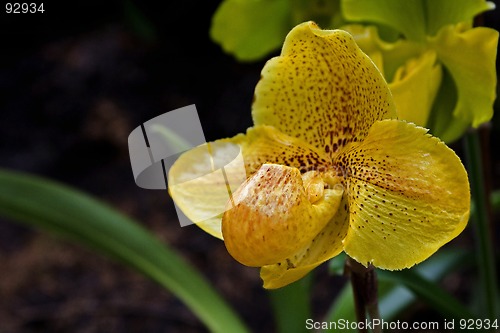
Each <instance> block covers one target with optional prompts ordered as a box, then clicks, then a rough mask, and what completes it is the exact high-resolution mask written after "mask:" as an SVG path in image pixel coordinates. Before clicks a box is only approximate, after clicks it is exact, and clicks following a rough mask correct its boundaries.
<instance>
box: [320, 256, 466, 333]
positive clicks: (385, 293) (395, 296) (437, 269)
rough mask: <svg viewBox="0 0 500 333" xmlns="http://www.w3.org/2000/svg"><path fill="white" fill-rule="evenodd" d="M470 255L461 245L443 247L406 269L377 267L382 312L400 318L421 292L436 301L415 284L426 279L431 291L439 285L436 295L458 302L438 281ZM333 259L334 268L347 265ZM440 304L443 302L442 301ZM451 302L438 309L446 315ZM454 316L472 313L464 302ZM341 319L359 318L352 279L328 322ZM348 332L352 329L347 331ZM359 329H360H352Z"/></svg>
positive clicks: (392, 317) (424, 298) (326, 318)
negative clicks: (393, 270)
mask: <svg viewBox="0 0 500 333" xmlns="http://www.w3.org/2000/svg"><path fill="white" fill-rule="evenodd" d="M468 257H469V255H468V254H466V253H465V252H464V251H459V250H457V249H453V250H441V251H439V252H438V253H437V254H435V255H434V256H432V257H431V258H429V259H428V260H426V261H424V262H423V263H421V264H420V265H418V266H417V267H415V268H413V269H409V270H404V271H396V272H391V271H381V270H377V275H378V281H379V286H378V288H379V291H378V292H379V307H380V314H381V317H382V318H383V319H384V320H387V321H391V320H394V319H395V318H396V316H397V315H398V314H399V313H400V312H401V311H403V310H404V309H405V308H407V307H408V306H409V305H411V304H412V303H413V302H415V301H416V300H417V296H418V297H419V298H420V299H423V300H425V301H427V302H430V304H431V305H435V301H436V300H435V299H432V300H430V301H429V296H428V295H427V294H428V293H427V292H424V293H423V292H422V290H419V289H418V288H414V287H413V285H414V284H415V283H416V284H418V283H420V282H422V281H424V284H423V285H422V286H424V287H423V288H424V289H425V288H426V287H429V286H430V289H429V293H432V292H435V290H436V289H439V291H438V292H437V294H436V297H441V296H443V295H442V294H443V293H444V294H445V296H444V297H445V299H446V300H447V301H449V300H450V298H451V299H452V301H451V302H452V304H455V303H457V301H456V300H455V299H454V298H452V297H451V296H450V295H449V294H447V293H445V292H444V291H443V290H442V289H441V288H440V287H438V286H437V285H436V284H435V282H437V281H439V280H440V279H441V278H442V277H443V276H444V275H445V274H447V273H448V272H450V271H451V270H452V269H454V268H455V267H456V266H457V265H458V264H459V263H460V264H463V263H464V262H468V259H467V258H468ZM335 259H336V258H334V259H332V260H331V261H330V263H329V265H330V268H329V269H330V271H332V270H333V271H334V272H337V271H338V270H339V269H340V267H341V266H343V260H345V258H343V260H335ZM403 272H406V275H404V276H401V273H403ZM439 306H440V305H439ZM447 307H448V306H446V307H444V308H443V309H441V308H439V309H436V310H437V311H438V312H440V313H442V314H443V315H445V316H446V315H447V314H449V313H450V311H448V309H447ZM451 312H453V315H454V316H453V315H452V317H454V318H457V317H456V316H460V315H467V316H470V315H471V314H470V313H469V311H468V310H467V309H465V308H464V307H463V306H462V305H461V304H460V305H458V306H457V308H456V309H455V310H453V311H451ZM467 316H466V317H461V318H472V317H467ZM459 318H460V317H459ZM339 319H343V320H349V321H355V320H356V314H355V312H354V298H353V294H352V287H351V284H350V283H349V282H348V283H346V285H345V286H344V287H343V289H342V291H341V292H340V294H339V295H338V297H337V298H336V299H335V301H334V302H333V304H332V306H331V308H330V310H329V311H328V313H327V315H326V317H325V319H324V321H327V322H330V321H332V322H338V320H339ZM334 331H335V330H333V329H332V330H326V331H325V332H334ZM346 332H348V331H346ZM352 332H356V331H352Z"/></svg>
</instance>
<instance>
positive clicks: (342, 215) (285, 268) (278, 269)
mask: <svg viewBox="0 0 500 333" xmlns="http://www.w3.org/2000/svg"><path fill="white" fill-rule="evenodd" d="M328 191H332V195H333V196H337V197H339V198H340V197H342V199H341V201H340V204H339V208H338V209H337V213H336V214H335V216H334V217H333V218H332V219H331V220H330V221H329V222H328V224H327V225H326V226H325V228H323V229H322V230H321V232H320V233H319V234H318V235H317V236H316V237H315V238H314V239H313V240H312V241H311V242H310V243H309V244H307V245H306V246H304V247H303V248H302V249H301V250H300V251H297V252H296V253H295V254H294V255H293V256H290V257H289V258H287V259H285V260H283V261H281V262H279V263H277V264H274V265H268V266H264V267H262V268H261V270H260V277H261V278H262V280H263V281H264V288H266V289H276V288H281V287H283V286H286V285H288V284H290V283H292V282H295V281H297V280H299V279H300V278H302V277H303V276H304V275H306V274H307V273H309V272H310V271H311V270H313V269H314V268H315V267H317V266H318V265H320V264H321V263H323V262H325V261H327V260H329V259H331V258H333V257H335V256H336V255H338V254H339V253H340V252H342V250H343V244H342V240H343V239H344V237H345V236H346V234H347V229H348V225H349V214H348V206H347V196H345V195H343V193H344V191H343V190H342V188H336V189H331V190H328Z"/></svg>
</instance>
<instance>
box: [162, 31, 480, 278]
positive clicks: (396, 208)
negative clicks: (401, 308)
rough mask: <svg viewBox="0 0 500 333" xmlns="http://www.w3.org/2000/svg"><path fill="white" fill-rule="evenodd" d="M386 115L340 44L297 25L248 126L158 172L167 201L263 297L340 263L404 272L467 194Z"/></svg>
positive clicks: (369, 75)
mask: <svg viewBox="0 0 500 333" xmlns="http://www.w3.org/2000/svg"><path fill="white" fill-rule="evenodd" d="M395 114H396V112H395V108H394V103H393V101H392V96H391V93H390V91H389V89H388V87H387V83H386V82H385V80H384V78H383V77H382V75H381V74H380V72H379V71H378V69H377V68H376V66H375V65H374V64H373V62H372V61H371V60H370V59H369V58H368V57H367V56H366V55H365V54H364V53H363V52H361V50H360V49H359V47H358V46H357V45H356V43H355V41H354V39H353V38H352V37H351V35H350V34H348V33H347V32H345V31H341V30H321V29H319V28H318V26H317V25H316V24H315V23H313V22H306V23H303V24H300V25H298V26H296V27H295V28H294V29H293V30H292V31H291V32H290V33H289V34H288V36H287V37H286V40H285V43H284V45H283V49H282V52H281V56H279V57H276V58H273V59H271V60H270V61H268V63H267V64H266V65H265V67H264V69H263V70H262V78H261V80H260V82H259V83H258V84H257V87H256V89H255V102H254V104H253V109H252V116H253V120H254V123H255V126H254V127H252V128H250V129H248V131H247V133H246V134H245V135H244V134H239V135H237V136H235V137H233V138H230V139H222V140H218V141H215V142H213V143H210V144H208V146H207V147H205V149H203V148H202V147H200V148H199V149H194V150H191V151H188V152H186V153H184V154H183V155H182V156H181V157H180V158H179V159H178V160H177V161H176V163H175V164H174V165H173V166H172V168H171V169H170V171H169V191H170V194H171V195H172V197H173V199H174V201H175V202H176V204H177V205H178V206H179V207H180V208H181V209H182V211H183V212H184V213H185V214H186V215H187V216H188V217H189V218H191V219H192V220H193V221H194V222H200V223H198V225H199V226H200V227H202V228H203V229H204V230H205V231H207V232H209V233H210V234H212V235H214V236H216V237H218V238H221V239H223V240H224V243H225V245H226V247H227V249H228V251H229V253H230V254H231V255H232V256H233V257H234V258H235V259H236V260H238V261H239V262H241V263H242V264H244V265H248V266H255V267H261V278H262V279H263V281H264V287H265V288H279V287H282V286H285V285H287V284H289V283H292V282H294V281H296V280H298V279H300V278H302V277H303V276H304V275H306V274H307V273H308V272H310V271H311V270H312V269H313V268H315V267H316V266H318V265H320V264H321V263H323V262H325V261H327V260H329V259H331V258H332V257H334V256H336V255H338V254H339V253H341V252H342V251H345V252H346V253H347V254H348V255H349V256H351V257H352V258H353V259H355V260H357V261H358V262H360V263H361V264H363V265H368V264H370V263H371V264H373V265H374V266H376V267H379V268H382V269H389V270H399V269H403V268H407V267H411V266H413V265H415V264H417V263H419V262H421V261H423V260H425V259H427V258H428V257H429V256H430V255H432V254H433V253H434V252H435V251H437V250H438V249H439V248H440V247H441V246H442V245H444V244H445V243H447V242H449V241H450V240H451V239H453V238H454V237H456V236H457V235H458V234H460V232H461V231H462V230H463V229H464V228H465V226H466V224H467V221H468V216H469V208H470V207H469V206H470V193H469V184H468V179H467V174H466V171H465V169H464V167H463V165H462V163H461V162H460V159H459V158H458V157H457V156H456V155H455V153H454V152H453V151H452V150H451V149H449V148H448V147H447V146H446V145H445V144H444V143H443V142H441V141H440V140H439V139H437V138H435V137H432V136H431V135H429V134H427V130H426V129H424V128H422V127H418V126H416V125H414V124H412V123H407V122H403V121H399V120H396V119H394V118H395ZM235 145H236V146H237V147H239V149H241V154H242V156H243V160H244V166H245V170H246V175H245V177H244V178H246V180H241V181H239V182H237V186H235V182H234V181H235V179H237V178H238V177H237V172H236V171H235V170H236V168H234V167H231V166H228V167H227V168H225V172H224V178H221V177H215V176H214V175H215V174H216V172H217V170H218V169H220V168H221V166H223V165H225V164H226V162H227V161H225V160H232V158H228V156H227V154H228V151H230V150H231V149H228V147H231V146H235ZM220 179H225V180H226V181H225V182H224V181H221V180H220ZM228 179H229V182H228ZM187 180H189V181H187ZM185 184H187V185H185ZM184 185H185V186H184ZM221 189H222V190H221ZM227 191H229V192H230V193H231V197H230V200H227V199H226V200H221V193H223V192H226V194H227ZM222 197H223V196H222ZM200 216H205V220H204V221H200Z"/></svg>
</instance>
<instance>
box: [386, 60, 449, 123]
mask: <svg viewBox="0 0 500 333" xmlns="http://www.w3.org/2000/svg"><path fill="white" fill-rule="evenodd" d="M441 77H442V71H441V66H440V65H439V64H437V63H436V53H435V52H434V51H428V52H425V53H424V54H422V55H421V56H420V57H418V58H416V59H410V60H408V61H407V62H406V64H405V66H402V67H400V68H399V69H398V71H397V72H396V75H395V76H394V79H393V81H392V82H391V83H390V84H389V87H390V88H391V91H392V95H393V97H394V103H395V104H396V108H397V110H398V118H399V119H402V120H406V121H409V122H412V123H415V124H416V125H419V126H426V125H427V120H428V119H429V115H430V113H431V109H432V105H433V103H434V99H435V98H436V95H437V92H438V89H439V86H440V85H441Z"/></svg>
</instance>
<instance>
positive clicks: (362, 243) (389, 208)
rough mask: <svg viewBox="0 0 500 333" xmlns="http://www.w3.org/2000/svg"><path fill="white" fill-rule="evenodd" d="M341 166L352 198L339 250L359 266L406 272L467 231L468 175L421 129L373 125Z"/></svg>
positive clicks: (341, 159)
mask: <svg viewBox="0 0 500 333" xmlns="http://www.w3.org/2000/svg"><path fill="white" fill-rule="evenodd" d="M338 163H339V164H341V165H342V166H343V167H344V168H345V170H346V173H347V180H346V183H345V185H346V192H347V193H348V197H349V212H350V222H349V231H348V233H347V237H346V238H345V240H344V250H345V252H346V253H347V254H348V255H349V256H351V257H352V258H354V259H356V260H357V261H359V262H360V263H361V264H363V265H367V264H368V263H372V264H373V265H374V266H376V267H379V268H383V269H390V270H394V269H403V268H407V267H411V266H413V265H415V264H417V263H419V262H421V261H423V260H425V259H427V258H428V257H429V256H431V255H432V254H433V253H434V252H436V251H437V250H438V249H439V248H440V247H441V246H443V245H444V244H446V243H447V242H449V241H450V240H452V239H453V238H455V237H456V236H457V235H458V234H459V233H460V232H462V230H463V229H464V228H465V226H466V225H467V221H468V217H469V209H470V192H469V182H468V179H467V173H466V172H465V169H464V167H463V165H462V163H461V162H460V159H459V158H458V157H457V155H455V153H454V152H453V151H452V150H451V149H450V148H448V147H447V146H446V145H445V144H444V143H443V142H441V141H440V140H439V139H437V138H435V137H432V136H431V135H429V134H427V130H426V129H424V128H422V127H417V126H415V125H414V124H411V123H405V122H402V121H397V120H384V121H380V122H377V123H375V124H374V125H373V127H372V129H371V130H370V132H369V134H368V136H367V137H366V139H365V140H364V142H363V143H362V144H360V145H356V146H354V145H353V146H352V148H351V149H349V147H347V148H346V151H345V152H343V153H341V155H340V156H339V160H338Z"/></svg>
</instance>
